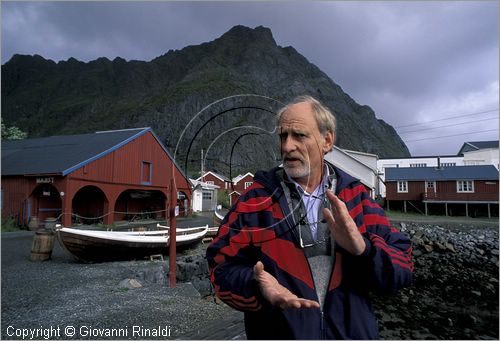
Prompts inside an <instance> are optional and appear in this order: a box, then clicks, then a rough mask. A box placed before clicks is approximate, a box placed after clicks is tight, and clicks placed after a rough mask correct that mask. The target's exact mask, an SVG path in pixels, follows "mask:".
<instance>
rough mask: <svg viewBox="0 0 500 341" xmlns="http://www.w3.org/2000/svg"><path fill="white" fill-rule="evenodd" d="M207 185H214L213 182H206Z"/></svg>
mask: <svg viewBox="0 0 500 341" xmlns="http://www.w3.org/2000/svg"><path fill="white" fill-rule="evenodd" d="M205 183H206V184H208V185H214V182H213V181H205Z"/></svg>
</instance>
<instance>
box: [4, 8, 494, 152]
mask: <svg viewBox="0 0 500 341" xmlns="http://www.w3.org/2000/svg"><path fill="white" fill-rule="evenodd" d="M1 6H2V63H5V62H6V61H7V60H8V59H9V58H10V57H11V56H12V54H14V53H22V54H35V53H37V54H40V55H42V56H43V57H45V58H50V59H53V60H55V61H59V60H66V59H68V58H69V57H75V58H77V59H79V60H83V61H89V60H93V59H96V58H98V57H101V56H105V57H108V58H110V59H113V58H115V57H117V56H120V57H122V58H125V59H127V60H131V59H138V60H151V59H153V58H155V57H157V56H160V55H162V54H164V53H166V52H167V51H168V50H170V49H181V48H183V47H185V46H187V45H195V44H200V43H203V42H206V41H211V40H213V39H216V38H217V37H219V36H220V35H222V34H223V33H224V32H226V31H227V30H228V29H230V28H231V27H232V26H234V25H237V24H242V25H246V26H249V27H256V26H259V25H263V26H266V27H269V28H271V30H272V32H273V35H274V38H275V40H276V41H277V43H278V44H279V45H281V46H293V47H294V48H296V49H297V50H298V51H299V52H300V53H301V54H303V55H304V56H305V57H306V58H307V59H309V61H311V62H312V63H314V64H316V65H317V66H318V67H319V68H320V69H321V70H323V71H324V72H325V73H326V74H327V75H328V76H330V77H331V78H332V79H333V80H334V81H335V82H336V83H337V84H339V85H340V86H341V87H342V88H343V89H344V91H346V92H347V93H348V94H349V95H350V96H351V97H353V98H354V99H355V100H356V101H357V102H359V103H361V104H367V105H370V106H371V107H372V108H373V109H374V110H375V112H376V113H377V116H378V117H379V118H382V119H384V120H385V121H387V122H388V123H390V124H392V125H393V126H395V127H398V126H402V125H407V124H410V123H414V122H424V121H430V120H435V119H436V118H438V117H448V116H453V115H455V116H456V115H460V114H467V113H474V112H480V111H484V110H488V109H495V108H496V109H498V40H499V37H498V32H499V26H498V2H496V1H491V2H487V1H478V2H471V1H456V2H452V1H443V2H407V1H404V2H396V1H386V2H355V1H348V2H347V1H346V2H340V1H338V2H337V1H336V2H328V1H327V2H325V1H322V2H281V1H279V2H196V3H190V2H187V3H186V2H34V3H29V2H13V3H6V2H2V5H1ZM495 114H496V115H497V116H498V111H497V112H495V113H493V115H495ZM484 117H485V116H484ZM478 118H483V116H478ZM458 122H460V121H458ZM446 123H448V124H449V123H450V122H446V121H445V122H442V123H441V125H444V124H446ZM492 125H494V126H496V127H498V120H496V121H482V122H477V124H474V125H473V124H467V125H463V126H455V127H453V128H443V129H442V130H440V131H438V134H440V135H441V136H445V135H451V134H458V133H462V132H467V131H469V132H471V131H479V130H486V129H488V128H489V129H491V126H492ZM431 126H432V125H431ZM435 126H436V124H434V127H435ZM398 131H400V132H403V131H404V129H399V130H398ZM425 133H426V132H424V133H422V132H420V133H401V136H402V137H403V139H406V140H415V139H418V138H419V137H426V136H428V137H435V136H436V131H435V130H434V131H432V130H430V131H429V132H428V133H427V135H425ZM484 139H498V132H489V133H484V134H478V135H470V136H467V135H464V136H460V137H455V138H444V139H442V140H428V141H414V142H409V143H408V146H409V147H410V150H411V151H412V153H414V154H428V153H454V152H456V151H458V149H459V147H460V145H461V143H462V142H463V141H464V140H484ZM436 141H439V148H440V149H439V150H437V149H436V148H435V145H436Z"/></svg>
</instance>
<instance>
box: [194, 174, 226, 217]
mask: <svg viewBox="0 0 500 341" xmlns="http://www.w3.org/2000/svg"><path fill="white" fill-rule="evenodd" d="M189 181H190V182H191V184H192V185H193V199H192V205H193V212H201V211H215V208H216V207H217V190H218V189H219V188H220V187H219V186H217V185H213V184H209V183H206V182H201V181H198V180H194V179H189Z"/></svg>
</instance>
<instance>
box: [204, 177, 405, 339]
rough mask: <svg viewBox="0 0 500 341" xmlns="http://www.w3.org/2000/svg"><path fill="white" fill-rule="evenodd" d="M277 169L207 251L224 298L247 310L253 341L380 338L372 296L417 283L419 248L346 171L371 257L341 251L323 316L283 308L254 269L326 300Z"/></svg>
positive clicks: (235, 210) (349, 196)
mask: <svg viewBox="0 0 500 341" xmlns="http://www.w3.org/2000/svg"><path fill="white" fill-rule="evenodd" d="M277 169H278V168H275V169H273V170H271V171H269V172H257V174H256V175H255V177H254V183H253V185H252V186H251V187H249V188H248V189H247V190H246V192H244V193H243V194H242V195H241V197H240V199H239V200H238V202H237V203H236V204H235V205H234V206H233V207H232V208H231V210H230V211H229V213H228V214H227V215H226V217H225V218H224V220H223V221H222V223H221V226H220V228H219V232H218V234H217V237H216V238H215V239H214V240H213V242H212V243H211V244H210V246H209V247H208V249H207V260H208V264H209V268H210V279H211V281H212V284H213V285H214V287H215V291H216V294H217V295H218V296H219V298H220V299H221V300H222V301H224V302H225V303H226V304H228V305H229V306H231V307H233V308H235V309H238V310H241V311H244V312H245V329H246V333H247V337H248V338H249V339H378V327H377V321H376V319H375V316H374V314H373V310H372V307H371V304H370V301H369V292H370V291H376V292H384V293H387V292H388V293H396V292H397V291H398V290H399V289H401V288H402V287H404V286H407V285H409V284H410V282H411V278H412V271H413V263H412V261H411V242H410V240H409V239H408V237H407V236H405V235H404V234H402V233H400V232H399V231H398V230H397V229H395V228H391V227H390V225H389V221H388V220H387V218H386V217H385V215H384V212H383V210H382V208H380V206H379V205H378V204H376V203H375V202H374V201H373V200H372V199H371V198H370V196H369V195H368V193H367V191H366V189H365V187H364V186H363V185H362V184H361V183H360V182H359V181H358V180H356V179H354V178H353V177H351V176H350V175H348V174H346V173H345V172H343V171H341V170H340V169H338V168H335V172H336V174H337V186H336V194H337V196H338V197H339V198H341V199H342V200H343V201H344V202H345V203H346V205H347V208H348V210H349V213H350V215H351V217H352V218H353V220H354V221H355V223H356V225H357V226H358V228H359V231H360V232H361V233H362V235H363V238H365V242H366V245H367V248H366V250H365V252H364V253H363V254H362V255H360V256H354V255H351V254H349V253H348V252H347V251H345V250H343V249H342V248H341V247H340V246H336V247H335V250H336V257H335V264H334V265H333V269H332V272H331V275H330V284H329V288H328V291H327V294H326V297H325V302H324V304H323V307H322V310H320V309H318V308H301V309H279V308H276V307H273V306H271V305H270V304H269V303H268V302H267V301H266V300H265V299H264V298H263V297H262V296H261V294H260V291H259V288H258V286H257V283H256V282H255V280H254V279H253V266H254V264H255V263H256V262H257V261H259V260H260V261H262V262H263V263H264V269H265V270H266V271H268V272H269V273H270V274H271V275H273V276H274V277H276V279H277V280H278V281H279V283H280V284H282V285H283V286H285V287H286V288H288V289H289V290H290V291H291V292H293V293H294V294H296V295H297V296H298V297H303V298H306V299H310V300H316V301H318V297H317V294H316V290H315V287H314V281H313V278H312V274H311V271H310V267H309V264H308V261H307V258H306V257H305V255H304V252H303V250H302V249H301V248H300V246H299V241H298V240H296V237H295V234H294V233H291V232H292V229H293V227H294V226H295V224H294V222H293V217H292V214H290V210H289V208H288V207H289V206H288V204H287V202H286V198H285V196H284V195H283V190H282V188H281V186H280V183H279V179H278V177H277V176H276V171H277Z"/></svg>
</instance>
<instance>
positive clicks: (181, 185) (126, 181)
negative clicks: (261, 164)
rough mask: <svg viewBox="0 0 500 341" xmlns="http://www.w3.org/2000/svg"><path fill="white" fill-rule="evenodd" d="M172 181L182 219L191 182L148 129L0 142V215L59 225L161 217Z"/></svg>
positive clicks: (164, 214)
mask: <svg viewBox="0 0 500 341" xmlns="http://www.w3.org/2000/svg"><path fill="white" fill-rule="evenodd" d="M172 177H174V180H175V183H176V187H177V191H178V198H176V200H177V204H178V205H179V206H180V211H181V214H183V213H188V212H189V207H190V204H191V197H192V194H191V186H190V183H189V181H188V179H187V177H186V176H185V174H184V173H183V172H182V170H181V169H180V168H179V167H178V165H177V164H176V163H175V160H173V158H172V156H171V155H170V153H169V152H168V150H167V149H166V148H165V146H164V145H163V144H162V143H161V141H160V140H159V138H158V137H157V136H156V134H155V133H154V132H153V131H152V130H151V128H139V129H125V130H112V131H103V132H96V133H91V134H80V135H65V136H51V137H45V138H34V139H26V140H16V141H2V216H3V217H12V218H14V219H16V220H17V222H18V224H19V225H27V224H28V222H29V220H30V219H32V218H33V217H37V218H38V220H39V221H44V220H45V219H47V218H48V217H55V218H58V219H59V221H60V222H61V223H62V224H63V225H64V226H72V225H73V223H74V222H82V223H89V222H92V223H95V222H102V223H104V224H112V223H113V222H115V221H117V220H130V219H132V218H134V217H143V218H144V217H148V218H156V219H167V218H168V214H169V213H168V212H169V195H170V188H169V187H170V180H171V178H172Z"/></svg>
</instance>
